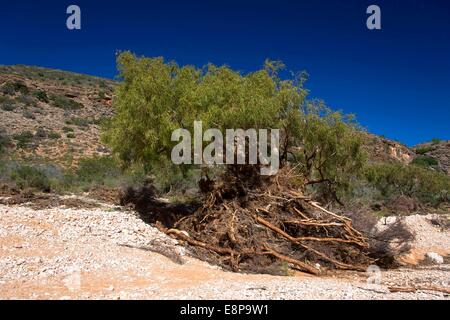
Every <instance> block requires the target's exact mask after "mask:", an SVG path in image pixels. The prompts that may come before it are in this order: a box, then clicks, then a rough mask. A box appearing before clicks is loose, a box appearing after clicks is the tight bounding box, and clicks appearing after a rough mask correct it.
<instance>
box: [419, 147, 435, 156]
mask: <svg viewBox="0 0 450 320" xmlns="http://www.w3.org/2000/svg"><path fill="white" fill-rule="evenodd" d="M431 150H433V148H432V147H419V148H416V150H415V152H416V153H417V154H419V155H424V154H426V153H428V152H430V151H431Z"/></svg>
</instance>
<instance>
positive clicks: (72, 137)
mask: <svg viewBox="0 0 450 320" xmlns="http://www.w3.org/2000/svg"><path fill="white" fill-rule="evenodd" d="M66 137H67V138H69V139H74V138H75V134H73V133H68V134H66Z"/></svg>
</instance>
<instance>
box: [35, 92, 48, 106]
mask: <svg viewBox="0 0 450 320" xmlns="http://www.w3.org/2000/svg"><path fill="white" fill-rule="evenodd" d="M34 96H35V97H36V98H37V99H38V100H39V101H41V102H45V103H49V102H50V100H49V98H48V96H47V93H46V92H45V91H44V90H37V91H35V92H34Z"/></svg>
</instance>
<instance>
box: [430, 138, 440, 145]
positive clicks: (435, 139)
mask: <svg viewBox="0 0 450 320" xmlns="http://www.w3.org/2000/svg"><path fill="white" fill-rule="evenodd" d="M431 143H432V144H433V145H436V144H439V143H441V139H438V138H434V139H432V140H431Z"/></svg>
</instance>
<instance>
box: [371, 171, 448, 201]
mask: <svg viewBox="0 0 450 320" xmlns="http://www.w3.org/2000/svg"><path fill="white" fill-rule="evenodd" d="M365 176H366V179H367V181H368V182H369V184H370V185H371V186H373V187H374V188H376V189H377V190H379V192H380V193H381V195H382V196H383V197H384V198H385V199H393V198H395V197H398V196H400V195H405V196H408V197H410V198H415V199H417V200H419V201H421V202H422V203H424V204H431V205H438V204H440V203H442V202H449V201H450V177H449V176H447V175H445V174H441V173H439V172H435V171H433V170H429V169H426V168H423V167H420V166H414V165H409V166H405V165H401V164H375V165H371V166H369V167H368V168H367V169H366V174H365Z"/></svg>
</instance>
